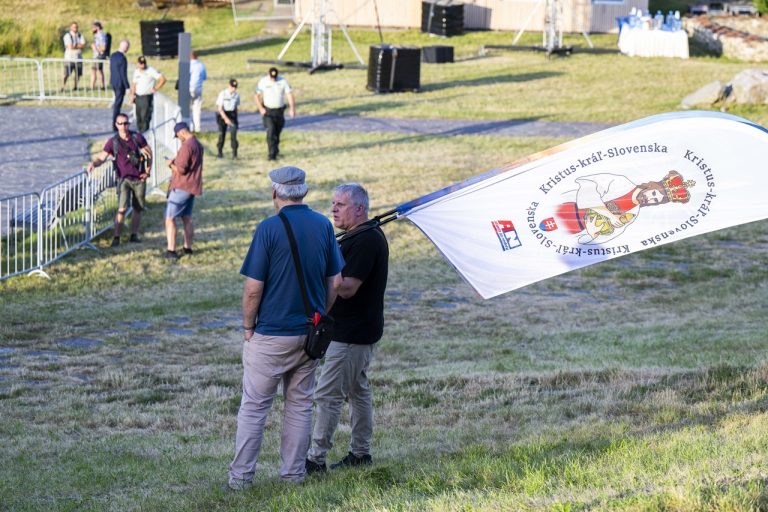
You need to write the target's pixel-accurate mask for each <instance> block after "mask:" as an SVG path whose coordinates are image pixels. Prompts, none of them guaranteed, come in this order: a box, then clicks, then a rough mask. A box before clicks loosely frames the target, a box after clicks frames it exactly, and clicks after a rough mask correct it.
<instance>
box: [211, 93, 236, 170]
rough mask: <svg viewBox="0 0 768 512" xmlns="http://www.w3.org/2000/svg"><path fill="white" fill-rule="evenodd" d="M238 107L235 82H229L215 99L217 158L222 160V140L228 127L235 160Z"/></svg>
mask: <svg viewBox="0 0 768 512" xmlns="http://www.w3.org/2000/svg"><path fill="white" fill-rule="evenodd" d="M239 105H240V93H238V92H237V80H235V79H234V78H232V79H230V80H229V87H227V88H226V89H224V90H223V91H221V92H220V93H219V96H218V98H216V124H218V125H219V141H218V142H217V144H216V147H217V149H218V150H219V152H218V153H217V154H216V156H217V157H219V158H222V157H223V156H224V154H223V153H222V150H223V149H224V139H225V138H226V137H227V127H229V137H230V139H231V142H232V158H233V159H236V158H237V146H238V144H237V126H238V125H237V107H238V106H239Z"/></svg>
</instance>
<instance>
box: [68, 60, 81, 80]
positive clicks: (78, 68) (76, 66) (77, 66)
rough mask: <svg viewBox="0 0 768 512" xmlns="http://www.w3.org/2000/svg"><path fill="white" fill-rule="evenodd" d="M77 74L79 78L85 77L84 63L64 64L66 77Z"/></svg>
mask: <svg viewBox="0 0 768 512" xmlns="http://www.w3.org/2000/svg"><path fill="white" fill-rule="evenodd" d="M73 72H77V76H78V77H80V76H83V63H82V62H65V63H64V76H69V75H70V73H73Z"/></svg>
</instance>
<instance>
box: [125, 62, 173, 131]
mask: <svg viewBox="0 0 768 512" xmlns="http://www.w3.org/2000/svg"><path fill="white" fill-rule="evenodd" d="M136 62H137V66H136V70H135V71H134V72H133V81H132V83H131V101H132V102H133V103H134V104H135V105H136V127H137V128H138V129H139V131H140V132H142V133H143V132H145V131H147V130H149V122H150V121H151V120H152V103H153V99H154V94H155V93H156V92H157V91H159V90H160V88H161V87H162V86H163V85H165V77H164V76H163V75H162V74H161V73H160V72H159V71H158V70H156V69H155V68H153V67H152V66H149V65H148V64H147V58H146V57H144V56H143V55H141V56H140V57H139V58H138V60H137V61H136Z"/></svg>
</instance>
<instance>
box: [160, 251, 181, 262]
mask: <svg viewBox="0 0 768 512" xmlns="http://www.w3.org/2000/svg"><path fill="white" fill-rule="evenodd" d="M163 258H165V259H167V260H177V259H179V255H178V254H176V251H165V252H164V253H163Z"/></svg>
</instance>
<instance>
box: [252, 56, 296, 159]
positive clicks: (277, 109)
mask: <svg viewBox="0 0 768 512" xmlns="http://www.w3.org/2000/svg"><path fill="white" fill-rule="evenodd" d="M286 98H287V99H288V108H289V110H288V115H290V116H291V117H296V108H295V102H294V99H293V92H291V86H290V85H288V81H287V80H286V79H285V78H283V77H282V76H280V75H279V74H278V71H277V68H269V73H268V74H267V76H265V77H263V78H262V79H261V80H259V83H258V85H257V86H256V94H255V96H254V99H255V100H256V106H257V107H258V109H259V112H260V113H261V120H262V122H263V123H264V128H265V129H266V130H267V146H268V148H269V152H268V154H267V157H268V158H269V160H276V159H277V155H278V154H279V153H280V132H282V131H283V126H285V115H284V112H285V100H286Z"/></svg>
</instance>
